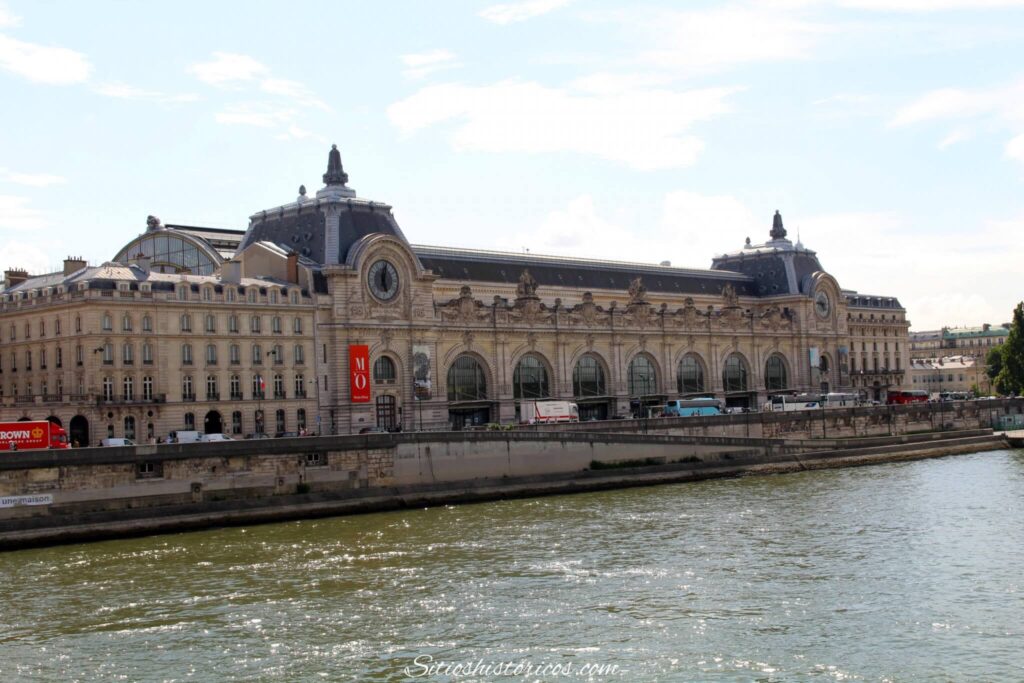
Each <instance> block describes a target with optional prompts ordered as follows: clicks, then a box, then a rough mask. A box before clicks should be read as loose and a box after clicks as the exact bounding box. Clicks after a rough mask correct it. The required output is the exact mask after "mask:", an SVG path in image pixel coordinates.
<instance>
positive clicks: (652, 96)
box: [0, 0, 1024, 330]
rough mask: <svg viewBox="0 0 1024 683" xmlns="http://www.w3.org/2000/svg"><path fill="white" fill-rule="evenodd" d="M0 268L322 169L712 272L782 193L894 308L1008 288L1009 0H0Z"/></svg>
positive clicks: (495, 222)
mask: <svg viewBox="0 0 1024 683" xmlns="http://www.w3.org/2000/svg"><path fill="white" fill-rule="evenodd" d="M0 93H2V96H0V266H2V267H3V268H5V269H6V268H11V267H23V268H26V269H27V270H29V271H30V272H31V273H43V272H50V271H54V270H59V268H60V264H61V262H62V260H63V259H64V257H66V256H69V255H74V256H83V257H85V258H86V259H87V260H89V261H90V262H91V263H102V262H104V261H106V260H109V259H111V258H113V256H114V255H115V254H116V253H117V251H118V250H119V248H120V247H121V246H122V245H123V244H125V243H126V242H128V241H129V240H130V239H131V238H132V237H134V236H135V235H137V234H138V233H140V232H142V231H143V230H144V229H145V226H146V216H147V215H149V214H154V215H156V216H159V217H160V218H161V219H162V220H163V221H164V222H165V223H178V224H191V225H204V226H214V227H225V228H236V229H244V228H245V227H247V225H248V217H249V216H250V215H251V214H253V213H256V212H258V211H260V210H262V209H266V208H272V207H276V206H279V205H281V204H284V203H287V202H290V201H293V200H294V199H295V196H296V195H297V192H298V187H299V185H300V184H304V185H305V186H306V187H307V188H308V189H309V192H310V193H311V194H312V193H313V192H315V190H316V189H318V188H319V187H321V186H322V181H321V179H320V176H321V175H322V174H323V173H324V170H325V168H326V162H327V152H328V150H329V149H330V145H331V144H332V143H334V144H337V145H338V148H339V150H341V154H342V160H343V163H344V166H345V170H346V171H347V172H348V174H349V176H350V181H349V186H350V187H353V188H354V189H355V190H356V191H357V192H358V194H359V196H361V197H365V198H368V199H373V200H376V201H382V202H387V203H388V204H391V205H392V206H393V207H394V212H395V216H396V218H397V220H398V222H399V224H400V225H401V226H402V229H403V231H404V232H405V234H406V236H407V237H408V238H409V239H410V241H412V242H413V243H414V244H432V245H442V246H456V247H468V248H481V249H498V250H506V251H516V252H521V251H523V250H529V251H530V252H531V253H536V254H560V255H571V256H580V257H588V258H605V259H617V260H628V261H640V262H648V263H657V262H660V261H664V260H668V261H671V262H672V264H673V265H676V266H682V267H690V268H708V267H710V264H711V259H712V258H713V257H714V255H715V254H718V253H722V252H726V251H734V250H736V249H739V248H740V247H742V245H743V243H744V240H745V238H746V237H750V238H751V239H752V240H753V241H754V242H755V243H757V242H762V241H764V240H766V239H768V231H769V230H770V228H771V223H772V215H773V214H774V212H775V211H776V210H779V211H781V213H782V216H783V218H784V220H785V225H786V228H787V230H788V231H789V233H790V237H791V238H793V239H794V240H795V239H796V238H797V236H799V238H800V240H801V241H802V242H803V244H804V245H805V246H806V247H808V248H810V249H814V250H816V251H817V252H818V256H819V259H820V261H821V263H822V265H823V267H824V268H825V269H826V270H827V271H828V272H830V273H831V274H832V275H834V276H835V277H836V278H837V279H838V281H839V283H840V285H841V286H842V287H844V288H847V289H852V290H857V291H860V292H863V293H869V294H884V295H890V296H897V297H898V298H899V299H900V301H901V303H902V304H903V305H904V306H905V307H906V309H907V312H908V318H909V319H910V321H911V329H913V330H926V329H935V328H938V327H941V326H943V325H948V326H963V325H980V324H982V323H985V322H990V323H996V324H998V323H1002V322H1005V321H1008V320H1010V318H1011V313H1012V308H1013V306H1014V305H1015V304H1016V303H1017V302H1018V301H1019V300H1021V299H1024V286H1022V281H1024V278H1022V276H1021V275H1022V273H1024V246H1022V244H1024V241H1022V235H1024V192H1022V190H1024V0H737V1H735V2H698V1H688V2H675V3H670V2H663V3H657V2H653V3H646V2H633V3H626V2H611V1H608V2H604V1H601V0H596V1H587V0H575V1H573V0H522V1H512V2H506V3H500V4H494V3H493V2H488V1H487V0H484V1H481V2H469V1H463V0H451V1H449V2H441V3H425V2H413V1H410V2H390V3H367V2H341V1H339V2H332V3H326V2H323V3H309V2H297V1H291V2H287V3H284V2H259V1H247V2H246V3H244V4H243V3H240V2H238V3H228V2H218V3H211V2H187V1H180V2H175V3H124V2H116V3H114V2H101V1H99V0H95V1H93V2H88V3H84V2H53V1H38V0H37V1H35V2H20V1H18V0H6V1H5V0H0Z"/></svg>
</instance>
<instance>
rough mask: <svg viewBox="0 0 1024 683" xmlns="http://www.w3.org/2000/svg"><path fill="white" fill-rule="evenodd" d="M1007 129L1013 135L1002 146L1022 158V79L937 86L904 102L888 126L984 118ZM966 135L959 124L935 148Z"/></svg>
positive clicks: (1023, 149) (941, 147) (1023, 110)
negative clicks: (976, 85) (991, 84)
mask: <svg viewBox="0 0 1024 683" xmlns="http://www.w3.org/2000/svg"><path fill="white" fill-rule="evenodd" d="M985 119H990V120H991V121H992V122H994V123H995V124H996V125H998V126H1002V127H1005V128H1007V129H1009V131H1010V132H1011V134H1013V135H1015V136H1016V137H1014V138H1013V139H1012V140H1011V141H1010V142H1009V144H1008V145H1007V148H1006V156H1008V157H1010V158H1012V159H1016V160H1017V161H1022V162H1024V142H1020V141H1019V140H1020V139H1021V134H1022V133H1024V80H1021V81H1017V82H1016V83H1011V84H1010V85H1005V86H995V87H987V88H975V89H962V88H941V89H938V90H933V91H931V92H928V93H925V94H924V95H922V96H920V97H918V98H917V99H916V100H914V101H912V102H910V103H909V104H907V105H904V106H903V107H902V108H900V109H899V110H898V111H897V112H896V114H895V115H894V116H893V117H892V119H890V121H889V126H890V127H893V128H898V127H902V126H910V125H916V124H922V123H928V122H932V121H950V120H966V121H971V120H985ZM967 137H969V135H968V133H967V132H966V129H964V128H960V129H958V130H957V131H954V132H953V133H950V134H948V135H947V136H946V137H945V138H944V139H943V140H942V141H941V142H940V143H939V149H944V148H946V147H948V146H949V145H951V144H953V143H955V142H960V141H962V140H965V139H967Z"/></svg>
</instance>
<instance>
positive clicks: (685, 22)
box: [639, 6, 835, 72]
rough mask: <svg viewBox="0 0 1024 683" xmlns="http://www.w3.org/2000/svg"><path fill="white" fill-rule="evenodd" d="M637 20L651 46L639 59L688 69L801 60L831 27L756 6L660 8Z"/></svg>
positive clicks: (794, 15)
mask: <svg viewBox="0 0 1024 683" xmlns="http://www.w3.org/2000/svg"><path fill="white" fill-rule="evenodd" d="M639 23H640V25H641V26H642V27H643V28H644V30H645V32H646V34H647V42H648V43H649V44H650V45H652V47H651V48H650V49H648V50H645V51H644V52H642V53H641V55H640V60H641V61H642V62H645V63H648V64H651V65H654V66H657V67H661V68H669V69H679V70H684V71H687V72H703V71H707V70H710V69H715V68H719V67H723V66H729V65H736V64H744V63H751V62H764V61H780V60H793V59H806V58H809V57H810V56H811V55H812V53H813V51H814V48H815V47H816V46H817V45H818V43H819V41H820V40H821V38H822V37H824V36H825V35H827V34H829V33H831V32H833V31H834V30H835V29H834V28H833V27H830V26H828V25H826V24H822V23H815V22H811V21H808V20H805V19H802V18H800V17H799V16H798V15H796V14H794V13H790V12H784V11H773V10H770V9H767V8H761V7H756V6H750V7H744V6H733V7H725V8H716V9H709V10H695V11H683V12H660V13H658V14H656V15H655V16H654V17H653V18H648V19H646V20H641V21H640V22H639Z"/></svg>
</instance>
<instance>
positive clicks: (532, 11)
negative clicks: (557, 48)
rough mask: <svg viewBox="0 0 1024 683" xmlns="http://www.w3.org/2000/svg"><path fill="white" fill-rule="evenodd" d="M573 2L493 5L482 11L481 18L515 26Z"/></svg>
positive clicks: (526, 0) (539, 0) (544, 0)
mask: <svg viewBox="0 0 1024 683" xmlns="http://www.w3.org/2000/svg"><path fill="white" fill-rule="evenodd" d="M570 2H572V0H524V1H523V2H509V3H503V4H500V5H491V6H490V7H485V8H484V9H483V10H481V11H480V16H481V17H482V18H484V19H486V20H487V21H491V22H494V23H495V24H514V23H516V22H520V21H526V20H527V19H533V18H534V17H539V16H541V15H543V14H547V13H548V12H553V11H554V10H556V9H560V8H562V7H565V6H566V5H568V4H569V3H570Z"/></svg>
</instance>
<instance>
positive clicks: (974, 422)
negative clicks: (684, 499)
mask: <svg viewBox="0 0 1024 683" xmlns="http://www.w3.org/2000/svg"><path fill="white" fill-rule="evenodd" d="M1022 413H1024V399H993V400H981V401H949V402H943V403H914V404H907V405H893V406H859V407H855V408H828V409H823V410H801V411H791V412H779V413H770V412H769V413H738V414H733V415H716V416H713V417H673V418H649V419H636V420H608V421H605V422H594V423H585V426H586V428H587V429H588V430H613V431H616V432H631V433H647V434H658V433H670V434H679V435H685V436H734V437H744V438H764V439H773V438H783V439H821V438H829V439H840V438H859V437H867V436H898V435H901V434H913V433H918V432H928V431H936V430H946V431H948V430H956V429H983V428H988V427H995V422H996V420H997V419H998V418H999V416H1001V415H1020V414H1022ZM578 428H579V426H578V425H573V424H557V425H534V426H524V427H520V428H518V429H519V430H535V431H575V430H577V429H578Z"/></svg>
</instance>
